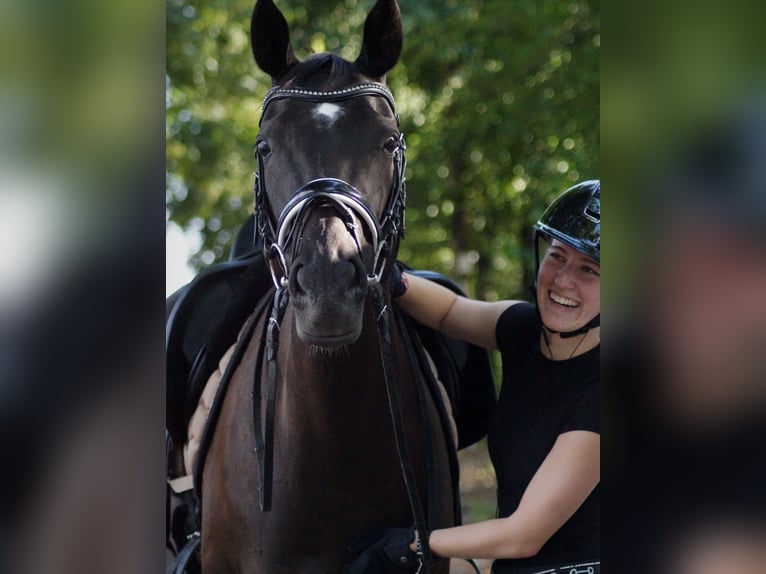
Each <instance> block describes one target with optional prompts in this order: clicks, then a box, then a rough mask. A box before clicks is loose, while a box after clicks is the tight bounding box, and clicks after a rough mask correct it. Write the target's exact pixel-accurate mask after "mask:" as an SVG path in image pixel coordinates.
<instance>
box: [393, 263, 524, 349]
mask: <svg viewBox="0 0 766 574" xmlns="http://www.w3.org/2000/svg"><path fill="white" fill-rule="evenodd" d="M405 274H406V275H407V281H408V283H409V287H408V288H407V291H405V293H404V295H402V296H401V297H399V298H398V299H396V302H397V303H398V304H399V305H400V306H401V307H402V309H404V310H405V311H406V312H407V313H408V314H409V315H411V316H412V317H413V318H415V319H416V320H417V321H419V322H420V323H423V324H424V325H426V326H427V327H431V328H433V329H438V330H439V331H442V332H443V333H445V334H447V335H449V336H450V337H455V338H456V339H462V340H464V341H468V342H470V343H473V344H475V345H479V346H480V347H484V348H486V349H491V350H496V349H497V340H496V338H495V326H496V324H497V319H498V318H499V317H500V315H501V314H502V313H503V311H505V310H506V309H507V308H508V307H510V306H511V305H513V304H514V303H518V301H498V302H494V303H489V302H485V301H477V300H475V299H469V298H467V297H461V296H459V295H457V294H456V293H454V292H453V291H451V290H450V289H447V288H446V287H443V286H441V285H439V284H438V283H434V282H433V281H429V280H428V279H423V278H422V277H418V276H417V275H414V274H411V273H410V274H407V273H406V271H405Z"/></svg>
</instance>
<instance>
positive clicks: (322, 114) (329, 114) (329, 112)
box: [311, 102, 346, 127]
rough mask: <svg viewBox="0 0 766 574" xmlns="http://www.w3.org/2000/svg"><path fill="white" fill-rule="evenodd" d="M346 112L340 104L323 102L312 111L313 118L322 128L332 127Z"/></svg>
mask: <svg viewBox="0 0 766 574" xmlns="http://www.w3.org/2000/svg"><path fill="white" fill-rule="evenodd" d="M345 113H346V111H345V110H344V109H343V107H342V106H341V105H339V104H335V103H331V102H322V103H320V104H317V105H315V106H314V109H312V110H311V116H312V117H313V118H314V120H316V121H317V123H319V125H321V126H325V127H330V126H332V125H333V124H334V123H335V122H336V121H337V120H338V118H340V117H341V116H342V115H343V114H345Z"/></svg>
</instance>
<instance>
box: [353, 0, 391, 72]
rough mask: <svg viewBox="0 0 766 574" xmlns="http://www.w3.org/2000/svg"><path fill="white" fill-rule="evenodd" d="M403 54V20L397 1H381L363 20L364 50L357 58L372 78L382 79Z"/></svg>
mask: <svg viewBox="0 0 766 574" xmlns="http://www.w3.org/2000/svg"><path fill="white" fill-rule="evenodd" d="M401 53H402V17H401V14H400V13H399V5H398V4H397V3H396V0H378V1H377V2H376V3H375V6H373V7H372V10H370V13H369V14H368V15H367V19H366V20H365V21H364V40H363V41H362V51H361V52H360V53H359V57H358V58H357V59H356V65H357V66H359V67H360V68H361V69H362V70H363V71H364V72H366V73H367V74H368V75H369V76H370V77H372V78H375V79H378V80H382V79H383V78H384V77H385V75H386V72H388V71H389V70H390V69H391V68H393V67H394V65H396V62H397V61H398V60H399V55H400V54H401Z"/></svg>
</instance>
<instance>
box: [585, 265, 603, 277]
mask: <svg viewBox="0 0 766 574" xmlns="http://www.w3.org/2000/svg"><path fill="white" fill-rule="evenodd" d="M582 270H583V271H584V272H585V273H588V274H589V275H595V276H596V277H601V273H600V272H599V271H597V270H596V269H594V268H593V267H583V268H582Z"/></svg>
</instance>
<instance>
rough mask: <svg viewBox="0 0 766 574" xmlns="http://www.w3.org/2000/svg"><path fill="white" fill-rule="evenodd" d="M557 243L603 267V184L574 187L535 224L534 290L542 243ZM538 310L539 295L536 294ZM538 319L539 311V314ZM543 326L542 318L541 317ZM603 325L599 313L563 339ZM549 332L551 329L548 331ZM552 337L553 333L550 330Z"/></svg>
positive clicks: (591, 182) (590, 181)
mask: <svg viewBox="0 0 766 574" xmlns="http://www.w3.org/2000/svg"><path fill="white" fill-rule="evenodd" d="M552 239H558V240H559V241H561V242H562V243H565V244H566V245H568V246H569V247H571V248H573V249H576V250H577V251H579V252H580V253H584V254H585V255H587V256H588V257H590V258H592V259H594V260H595V261H596V262H597V263H599V264H600V263H601V181H600V180H598V179H591V180H588V181H583V182H580V183H578V184H575V185H573V186H572V187H570V188H569V189H567V190H566V191H565V192H564V193H562V194H561V195H559V196H558V197H557V198H556V199H554V200H553V203H551V204H550V205H549V206H548V209H546V210H545V212H544V213H543V214H542V215H541V216H540V219H538V220H537V223H535V230H534V238H533V240H534V246H535V287H536V286H537V274H538V272H539V271H540V252H541V249H540V241H541V240H543V241H546V242H550V241H551V240H552ZM535 306H536V307H537V293H535ZM537 312H538V316H539V314H540V309H539V308H538V310H537ZM540 321H541V322H542V317H540ZM600 324H601V314H600V313H599V314H598V315H596V316H595V317H594V318H593V319H591V320H590V321H588V323H586V324H585V325H583V326H582V327H580V328H579V329H577V330H575V331H570V332H567V333H559V334H560V336H561V337H564V338H568V337H574V336H575V335H579V334H581V333H587V332H588V331H589V330H590V329H593V328H594V327H598V326H599V325H600ZM546 329H548V327H546ZM548 330H549V331H550V332H552V333H556V332H557V331H553V330H552V329H548Z"/></svg>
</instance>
